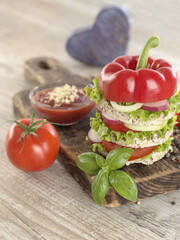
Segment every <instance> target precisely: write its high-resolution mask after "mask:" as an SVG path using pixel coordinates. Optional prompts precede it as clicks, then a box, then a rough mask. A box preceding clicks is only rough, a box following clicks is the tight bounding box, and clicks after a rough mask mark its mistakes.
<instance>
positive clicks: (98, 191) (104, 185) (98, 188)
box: [91, 169, 110, 206]
mask: <svg viewBox="0 0 180 240" xmlns="http://www.w3.org/2000/svg"><path fill="white" fill-rule="evenodd" d="M108 175H109V174H108V172H104V171H103V169H101V170H100V171H99V173H98V174H97V176H96V177H95V178H94V180H93V182H92V186H91V192H92V197H93V199H94V201H95V202H96V203H97V204H98V205H99V206H101V205H102V202H103V200H104V198H105V196H106V194H107V192H108V189H109V187H110V183H109V178H108Z"/></svg>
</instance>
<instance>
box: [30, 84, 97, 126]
mask: <svg viewBox="0 0 180 240" xmlns="http://www.w3.org/2000/svg"><path fill="white" fill-rule="evenodd" d="M84 87H85V86H84ZM84 87H82V85H81V86H79V85H77V84H76V85H70V84H67V83H65V82H62V81H58V82H51V83H45V84H41V85H39V86H36V87H35V88H33V89H32V90H31V91H30V93H29V99H30V101H31V104H32V106H33V107H34V106H35V107H36V113H37V114H38V115H40V116H41V117H42V118H45V119H47V120H48V121H49V122H52V123H55V124H58V125H62V126H66V125H73V124H75V123H77V122H79V121H80V120H82V119H84V118H85V117H86V116H87V115H88V114H89V112H90V111H91V109H92V108H93V107H94V106H95V103H94V102H93V101H91V100H90V99H89V97H87V96H86V94H85V91H84V89H83V88H84ZM74 91H75V92H76V94H75V93H74ZM71 93H72V94H71ZM71 95H72V96H71ZM68 96H69V97H68ZM73 100H74V101H73Z"/></svg>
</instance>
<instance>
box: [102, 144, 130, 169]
mask: <svg viewBox="0 0 180 240" xmlns="http://www.w3.org/2000/svg"><path fill="white" fill-rule="evenodd" d="M133 151H134V150H133V149H132V148H117V149H113V150H112V151H110V152H109V154H108V155H107V158H106V161H107V164H108V166H109V169H110V170H116V169H119V168H122V167H123V166H124V165H125V164H126V162H127V161H128V159H129V158H130V156H131V155H132V153H133Z"/></svg>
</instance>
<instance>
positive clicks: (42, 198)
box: [0, 0, 180, 240]
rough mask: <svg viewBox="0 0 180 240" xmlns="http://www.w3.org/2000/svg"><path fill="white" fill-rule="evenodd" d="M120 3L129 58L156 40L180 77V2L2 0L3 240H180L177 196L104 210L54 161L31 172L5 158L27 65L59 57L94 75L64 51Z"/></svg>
mask: <svg viewBox="0 0 180 240" xmlns="http://www.w3.org/2000/svg"><path fill="white" fill-rule="evenodd" d="M112 2H113V3H114V4H121V5H122V6H124V7H126V8H127V10H128V12H129V14H130V18H131V41H130V45H129V49H128V53H129V54H137V53H139V52H140V51H141V49H142V46H143V44H144V43H145V41H146V40H147V39H148V38H149V37H150V36H152V35H158V36H159V37H160V38H161V44H160V46H159V47H158V48H157V49H156V50H152V52H151V54H152V55H153V56H154V57H161V58H166V59H168V60H169V61H170V62H171V63H172V64H173V65H174V66H175V68H176V69H177V71H178V74H179V75H180V57H179V56H180V1H179V0H171V1H167V0H160V1H157V0H151V1H143V0H137V1H133V0H126V1H123V0H114V1H110V0H96V1H95V0H91V1H90V0H74V1H73V0H66V1H65V0H16V1H15V0H1V1H0V83H1V88H0V102H1V107H0V109H1V114H0V125H1V129H0V239H1V240H26V239H28V240H32V239H38V240H39V239H41V240H45V239H46V240H54V239H60V240H70V239H73V240H102V239H103V240H109V239H111V240H119V239H120V240H121V239H122V240H123V239H129V240H131V239H132V240H134V239H137V240H141V239H142V240H144V239H145V240H153V239H158V240H161V239H167V240H171V239H173V240H178V239H180V228H179V227H180V191H176V192H172V193H169V194H166V195H162V196H158V197H154V198H151V199H148V200H144V201H142V202H141V204H140V205H138V204H136V203H134V204H129V205H126V206H122V207H119V208H113V209H109V208H105V207H99V206H98V205H96V204H95V203H94V201H93V200H92V199H91V197H90V196H89V195H88V194H87V193H86V192H84V191H83V189H82V188H81V187H80V186H79V185H78V183H76V182H75V181H74V179H73V178H72V177H71V176H70V174H69V173H67V172H66V170H65V169H64V167H63V166H62V164H60V163H59V162H57V161H56V162H55V163H54V164H53V166H51V167H50V168H49V169H47V170H45V171H42V172H36V173H27V172H23V171H20V170H18V169H16V168H15V167H14V166H12V165H11V163H10V162H9V161H8V158H7V156H6V153H5V149H4V141H5V136H6V133H7V130H8V128H9V127H10V125H11V123H10V122H9V121H10V120H13V119H14V117H15V116H14V113H13V108H12V96H13V95H14V94H15V93H16V92H18V91H20V90H24V89H27V88H30V87H31V86H30V85H29V84H28V83H27V81H26V79H24V76H23V68H22V66H23V63H24V61H25V60H27V59H29V58H31V57H38V56H50V57H55V58H57V59H58V60H60V61H61V62H62V63H64V64H65V65H66V66H68V67H69V68H70V69H71V70H72V71H73V72H75V73H78V74H81V75H85V76H89V75H96V74H98V73H99V72H100V70H101V69H100V68H97V67H91V66H87V65H83V64H82V63H80V62H78V61H76V60H74V59H72V58H71V57H70V56H69V55H68V53H67V52H66V50H65V43H66V40H67V37H68V36H69V35H70V33H71V32H72V31H73V30H75V29H77V28H81V27H84V26H89V25H91V24H92V23H93V20H94V18H95V16H96V15H97V13H98V11H99V10H100V9H101V8H102V7H103V6H105V5H107V4H111V3H112Z"/></svg>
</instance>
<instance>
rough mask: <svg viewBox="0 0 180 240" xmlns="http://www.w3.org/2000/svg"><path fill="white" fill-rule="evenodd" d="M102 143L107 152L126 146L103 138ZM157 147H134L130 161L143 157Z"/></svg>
mask: <svg viewBox="0 0 180 240" xmlns="http://www.w3.org/2000/svg"><path fill="white" fill-rule="evenodd" d="M102 144H103V146H104V147H105V149H106V151H107V152H110V151H111V150H113V149H116V148H124V146H120V145H118V144H116V143H112V142H108V141H106V140H102ZM156 147H157V146H152V147H145V148H133V150H134V152H133V154H132V155H131V157H130V158H129V160H128V161H132V160H135V159H138V158H142V157H144V156H146V155H148V154H150V153H151V152H153V151H154V150H155V149H156Z"/></svg>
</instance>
